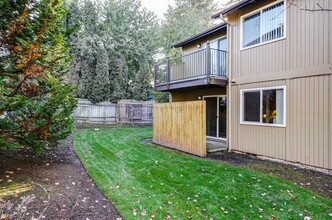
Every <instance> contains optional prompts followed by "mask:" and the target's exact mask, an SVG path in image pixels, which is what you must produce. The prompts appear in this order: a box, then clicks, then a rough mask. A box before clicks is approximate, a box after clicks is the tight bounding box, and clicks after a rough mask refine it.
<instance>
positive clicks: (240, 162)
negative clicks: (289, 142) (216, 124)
mask: <svg viewBox="0 0 332 220" xmlns="http://www.w3.org/2000/svg"><path fill="white" fill-rule="evenodd" d="M207 157H208V158H210V159H214V160H220V161H223V162H227V163H229V164H231V165H234V166H239V167H245V168H248V169H251V170H256V171H259V172H262V173H266V174H269V175H273V176H277V177H279V178H282V179H285V180H288V181H290V182H293V183H295V184H297V185H299V186H301V187H304V188H307V189H309V190H311V191H313V192H315V193H317V194H318V195H320V196H323V197H325V198H327V199H330V200H332V176H331V175H328V174H324V173H322V172H318V171H313V170H308V169H303V168H299V167H297V166H293V165H289V164H283V163H279V162H274V161H269V160H263V159H260V158H258V157H255V156H253V155H246V154H239V153H234V152H226V151H222V152H216V153H210V154H208V155H207Z"/></svg>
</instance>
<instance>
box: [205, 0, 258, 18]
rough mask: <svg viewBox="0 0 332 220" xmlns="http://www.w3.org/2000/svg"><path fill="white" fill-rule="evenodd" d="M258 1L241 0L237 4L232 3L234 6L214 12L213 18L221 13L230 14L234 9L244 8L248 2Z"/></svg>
mask: <svg viewBox="0 0 332 220" xmlns="http://www.w3.org/2000/svg"><path fill="white" fill-rule="evenodd" d="M256 1H257V0H242V1H239V2H238V3H236V4H234V5H232V6H230V7H228V8H226V9H224V10H222V11H220V12H218V13H216V14H214V15H212V16H211V18H214V19H215V18H219V17H220V15H225V14H228V13H230V12H232V11H235V10H237V9H240V8H243V7H244V6H246V5H248V4H251V3H254V2H256Z"/></svg>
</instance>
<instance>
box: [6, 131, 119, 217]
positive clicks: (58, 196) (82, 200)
mask: <svg viewBox="0 0 332 220" xmlns="http://www.w3.org/2000/svg"><path fill="white" fill-rule="evenodd" d="M72 145H73V144H72V138H71V137H70V138H68V139H66V140H64V141H62V143H61V145H60V146H59V147H57V148H55V149H52V150H49V151H47V152H45V153H44V154H42V155H34V154H33V153H31V152H30V151H27V150H14V151H13V150H11V151H9V150H1V151H0V219H84V220H88V219H91V220H92V219H117V220H119V219H122V218H121V216H120V214H119V213H118V212H117V211H116V209H115V208H114V205H113V204H112V203H111V202H109V201H108V200H107V198H106V197H105V196H104V195H103V194H102V193H101V191H100V190H99V188H98V187H97V186H96V185H95V183H94V181H93V180H92V179H91V178H90V176H89V175H88V174H87V173H86V171H85V169H84V167H83V166H82V164H81V162H80V160H79V158H78V157H77V155H76V153H75V152H74V150H73V146H72Z"/></svg>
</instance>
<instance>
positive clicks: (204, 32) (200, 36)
mask: <svg viewBox="0 0 332 220" xmlns="http://www.w3.org/2000/svg"><path fill="white" fill-rule="evenodd" d="M226 26H227V24H226V23H221V24H219V25H216V26H214V27H212V28H210V29H207V30H205V31H203V32H201V33H199V34H197V35H195V36H193V37H191V38H187V39H185V40H183V41H180V42H178V43H176V44H174V45H172V46H171V47H172V48H173V47H174V48H178V47H182V46H183V45H186V44H188V43H191V42H194V41H196V40H198V39H200V38H203V37H206V36H208V35H210V34H213V33H215V32H217V31H219V30H221V29H223V28H226Z"/></svg>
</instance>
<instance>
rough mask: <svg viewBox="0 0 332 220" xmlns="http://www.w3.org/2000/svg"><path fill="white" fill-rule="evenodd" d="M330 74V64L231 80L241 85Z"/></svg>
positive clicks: (331, 68) (331, 69) (331, 72)
mask: <svg viewBox="0 0 332 220" xmlns="http://www.w3.org/2000/svg"><path fill="white" fill-rule="evenodd" d="M331 74H332V66H331V65H325V66H324V67H316V68H303V69H297V70H293V71H283V72H277V73H268V74H264V75H258V76H250V77H241V78H234V79H232V82H235V83H236V84H237V85H241V84H248V83H257V82H265V81H276V80H286V79H296V78H303V77H311V76H324V75H331Z"/></svg>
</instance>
